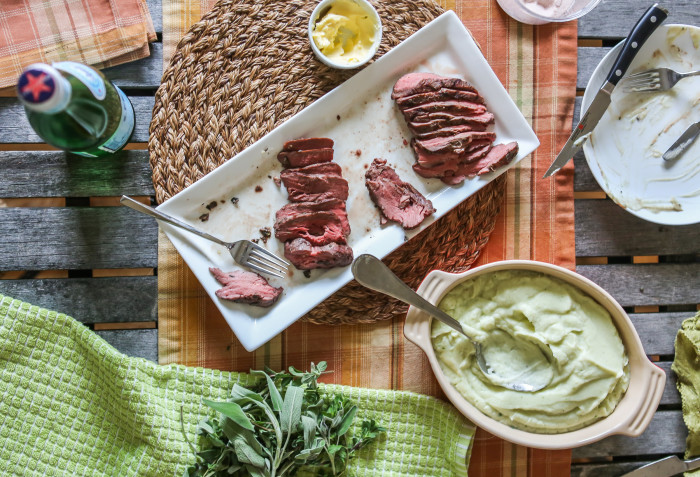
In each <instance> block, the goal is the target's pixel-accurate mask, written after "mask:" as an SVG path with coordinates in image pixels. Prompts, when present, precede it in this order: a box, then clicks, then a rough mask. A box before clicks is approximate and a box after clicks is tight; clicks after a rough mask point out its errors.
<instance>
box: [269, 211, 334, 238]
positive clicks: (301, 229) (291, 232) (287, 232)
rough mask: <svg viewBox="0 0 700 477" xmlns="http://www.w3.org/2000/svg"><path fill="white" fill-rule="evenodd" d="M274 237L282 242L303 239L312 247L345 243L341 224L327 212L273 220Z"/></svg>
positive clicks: (315, 212)
mask: <svg viewBox="0 0 700 477" xmlns="http://www.w3.org/2000/svg"><path fill="white" fill-rule="evenodd" d="M274 228H275V237H277V238H278V239H279V240H281V241H282V242H286V241H287V240H293V239H296V238H303V239H305V240H307V241H308V242H309V243H311V244H312V245H326V244H327V243H330V242H336V243H339V244H344V243H346V241H345V233H344V232H343V223H342V222H341V221H340V218H339V217H338V216H337V215H336V214H334V213H333V212H329V211H325V210H324V211H310V212H302V213H297V214H295V215H291V216H287V217H283V218H280V219H279V220H275V226H274Z"/></svg>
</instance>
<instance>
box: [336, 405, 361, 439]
mask: <svg viewBox="0 0 700 477" xmlns="http://www.w3.org/2000/svg"><path fill="white" fill-rule="evenodd" d="M355 414H357V406H352V407H351V408H350V409H349V410H348V411H347V412H346V413H345V415H344V416H343V420H342V421H340V425H339V427H338V435H339V436H342V435H343V434H345V433H346V432H348V429H350V426H352V420H353V419H355Z"/></svg>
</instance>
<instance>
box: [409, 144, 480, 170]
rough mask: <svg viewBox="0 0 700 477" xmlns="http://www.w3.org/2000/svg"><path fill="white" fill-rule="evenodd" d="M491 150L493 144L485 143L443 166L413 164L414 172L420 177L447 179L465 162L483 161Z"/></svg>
mask: <svg viewBox="0 0 700 477" xmlns="http://www.w3.org/2000/svg"><path fill="white" fill-rule="evenodd" d="M489 150H491V143H488V142H487V143H484V145H482V146H479V147H476V148H475V149H473V150H471V151H469V152H468V153H467V154H465V155H464V157H462V158H461V159H454V160H449V161H447V162H444V163H442V164H437V165H434V166H433V167H425V166H421V165H420V164H419V163H415V164H413V170H414V171H415V172H416V174H418V175H419V176H422V177H425V178H427V179H429V178H435V177H438V178H439V177H445V176H449V175H454V174H455V172H457V171H458V170H459V168H460V167H461V164H462V163H463V162H470V161H476V160H478V159H481V158H482V157H484V156H485V155H486V153H488V152H489Z"/></svg>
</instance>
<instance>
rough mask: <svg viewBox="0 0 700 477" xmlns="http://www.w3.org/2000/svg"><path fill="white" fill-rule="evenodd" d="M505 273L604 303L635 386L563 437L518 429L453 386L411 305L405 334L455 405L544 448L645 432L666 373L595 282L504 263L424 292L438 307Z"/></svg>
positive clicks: (446, 279)
mask: <svg viewBox="0 0 700 477" xmlns="http://www.w3.org/2000/svg"><path fill="white" fill-rule="evenodd" d="M499 270H528V271H534V272H539V273H543V274H546V275H549V276H552V277H554V278H557V279H560V280H562V281H564V282H566V283H569V284H571V285H573V286H575V287H576V288H578V289H580V290H581V291H583V292H584V293H585V294H587V295H588V296H590V297H591V298H593V299H594V300H595V301H597V302H598V303H599V304H600V305H602V306H603V307H604V308H605V309H606V310H607V311H608V313H610V316H611V317H612V320H613V323H614V325H615V327H616V328H617V331H618V332H619V334H620V338H621V339H622V344H623V345H624V347H625V351H626V352H627V357H628V359H629V368H630V382H629V387H628V388H627V392H626V393H625V394H624V396H623V397H622V399H621V400H620V402H619V403H618V404H617V407H615V410H614V411H613V412H612V413H611V414H610V415H608V416H607V417H605V418H603V419H600V420H599V421H596V422H594V423H592V424H590V425H588V426H586V427H583V428H581V429H577V430H575V431H569V432H563V433H559V434H539V433H535V432H527V431H522V430H519V429H514V428H512V427H510V426H508V425H506V424H504V423H502V422H499V421H496V420H495V419H492V418H491V417H489V416H487V415H485V414H484V413H482V412H481V411H480V410H479V409H477V408H476V407H474V406H473V405H472V404H470V403H469V402H468V401H467V400H466V399H465V398H464V397H463V396H462V395H461V394H460V393H459V392H458V391H457V390H456V389H455V388H454V387H453V386H452V384H451V383H450V381H449V379H448V378H447V376H445V374H444V373H443V371H442V369H441V368H440V364H439V363H438V361H437V358H436V356H435V351H434V349H433V345H432V341H431V334H430V331H431V322H432V318H431V317H430V316H428V315H427V314H425V313H423V312H421V311H419V310H417V309H416V308H414V307H410V308H409V310H408V315H406V324H405V325H404V335H405V336H406V338H407V339H408V340H409V341H411V342H413V343H415V344H416V345H418V346H419V347H420V348H421V349H422V350H423V351H424V352H425V354H426V355H427V356H428V360H429V361H430V366H431V367H432V369H433V373H434V374H435V377H436V378H437V380H438V383H439V384H440V387H441V388H442V390H443V391H444V392H445V394H446V395H447V398H448V399H449V400H450V401H451V402H452V404H454V406H455V407H456V408H457V409H458V410H459V411H460V412H461V413H462V414H464V415H465V416H466V417H467V418H468V419H470V420H471V421H472V422H473V423H474V424H476V425H477V426H479V427H481V428H483V429H484V430H486V431H488V432H490V433H491V434H494V435H496V436H499V437H501V438H503V439H505V440H507V441H510V442H513V443H516V444H520V445H523V446H527V447H536V448H540V449H569V448H572V447H579V446H582V445H586V444H590V443H592V442H595V441H598V440H600V439H603V438H604V437H607V436H609V435H612V434H623V435H627V436H638V435H640V434H641V433H642V432H644V429H646V427H647V426H648V425H649V422H650V421H651V418H652V417H653V416H654V413H655V411H656V408H657V407H658V405H659V402H660V401H661V395H662V394H663V390H664V385H665V383H666V375H665V374H664V372H663V370H661V368H659V367H658V366H655V365H654V364H652V362H651V361H649V359H648V358H647V356H646V354H645V352H644V348H643V347H642V343H641V341H640V339H639V336H638V335H637V332H636V330H635V329H634V325H632V322H631V321H630V319H629V317H628V316H627V314H626V313H625V311H624V310H623V309H622V307H621V306H620V305H619V304H618V303H617V302H616V301H615V299H614V298H613V297H612V296H610V295H609V294H608V293H607V292H606V291H605V290H603V289H602V288H601V287H599V286H598V285H596V284H595V283H593V282H592V281H590V280H588V279H587V278H585V277H582V276H581V275H578V274H577V273H574V272H572V271H569V270H567V269H565V268H562V267H558V266H556V265H551V264H548V263H544V262H535V261H529V260H504V261H502V262H495V263H490V264H487V265H482V266H480V267H477V268H474V269H472V270H469V271H467V272H464V273H459V274H453V273H447V272H443V271H440V270H434V271H432V272H430V273H429V274H428V276H427V277H426V278H425V280H423V283H421V285H420V287H419V288H418V293H419V294H420V295H421V296H423V298H425V299H426V300H428V301H429V302H431V303H433V304H437V303H439V302H440V300H441V299H442V297H444V296H445V295H446V294H447V292H449V291H450V290H451V289H452V288H454V287H455V286H457V285H458V284H459V283H462V282H464V281H466V280H469V279H472V278H475V277H477V276H479V275H483V274H486V273H491V272H496V271H499Z"/></svg>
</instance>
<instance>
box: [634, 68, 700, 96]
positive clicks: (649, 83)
mask: <svg viewBox="0 0 700 477" xmlns="http://www.w3.org/2000/svg"><path fill="white" fill-rule="evenodd" d="M697 75H700V70H698V71H690V72H688V73H677V72H676V71H673V70H672V69H669V68H656V69H653V70H647V71H642V72H640V73H635V74H633V75H630V76H628V77H627V78H625V84H624V86H623V88H622V89H623V91H625V92H627V93H647V92H654V91H666V90H669V89H671V88H673V87H674V86H675V84H676V83H678V82H679V81H680V80H682V79H683V78H688V77H689V76H697Z"/></svg>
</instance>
